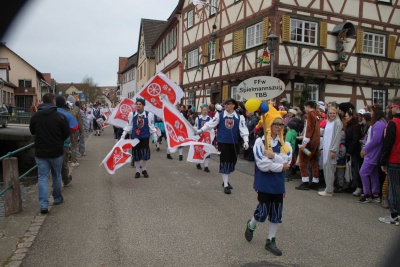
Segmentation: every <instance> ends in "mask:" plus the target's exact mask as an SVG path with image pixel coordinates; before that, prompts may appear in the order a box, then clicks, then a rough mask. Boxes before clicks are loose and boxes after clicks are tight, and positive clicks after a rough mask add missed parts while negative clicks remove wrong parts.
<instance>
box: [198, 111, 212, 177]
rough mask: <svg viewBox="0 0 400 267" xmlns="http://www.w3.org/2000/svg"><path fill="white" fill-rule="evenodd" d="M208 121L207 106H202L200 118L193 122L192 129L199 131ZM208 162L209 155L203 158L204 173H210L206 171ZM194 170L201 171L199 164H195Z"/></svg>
mask: <svg viewBox="0 0 400 267" xmlns="http://www.w3.org/2000/svg"><path fill="white" fill-rule="evenodd" d="M210 120H211V118H210V117H209V116H208V107H207V106H203V107H201V114H200V116H198V117H197V118H196V120H195V122H194V128H195V129H196V130H199V129H201V127H203V126H204V124H205V123H206V122H209V121H210ZM211 131H214V130H211ZM210 141H211V143H212V141H213V140H210ZM209 160H210V155H208V156H207V157H206V158H205V160H204V171H205V172H210V170H209V169H208V162H209ZM196 168H197V169H198V170H201V169H202V168H201V165H200V163H198V164H196Z"/></svg>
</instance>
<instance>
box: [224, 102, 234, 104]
mask: <svg viewBox="0 0 400 267" xmlns="http://www.w3.org/2000/svg"><path fill="white" fill-rule="evenodd" d="M225 105H234V103H233V102H228V103H226V104H225Z"/></svg>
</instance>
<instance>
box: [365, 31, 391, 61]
mask: <svg viewBox="0 0 400 267" xmlns="http://www.w3.org/2000/svg"><path fill="white" fill-rule="evenodd" d="M385 47H386V36H385V35H382V34H376V33H370V32H364V44H363V52H364V53H365V54H371V55H378V56H385V52H386V51H385Z"/></svg>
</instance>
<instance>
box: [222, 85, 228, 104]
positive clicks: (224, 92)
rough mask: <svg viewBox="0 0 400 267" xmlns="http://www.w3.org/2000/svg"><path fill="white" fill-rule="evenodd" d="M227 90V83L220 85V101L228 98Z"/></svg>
mask: <svg viewBox="0 0 400 267" xmlns="http://www.w3.org/2000/svg"><path fill="white" fill-rule="evenodd" d="M228 91H229V85H224V86H222V101H224V100H226V99H227V98H228V96H229V94H228Z"/></svg>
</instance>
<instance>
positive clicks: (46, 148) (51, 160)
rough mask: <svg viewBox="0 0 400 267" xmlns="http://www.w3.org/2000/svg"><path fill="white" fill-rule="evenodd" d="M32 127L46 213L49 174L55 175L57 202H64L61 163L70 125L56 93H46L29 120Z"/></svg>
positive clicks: (39, 182)
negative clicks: (59, 104) (61, 111)
mask: <svg viewBox="0 0 400 267" xmlns="http://www.w3.org/2000/svg"><path fill="white" fill-rule="evenodd" d="M29 130H30V131H31V134H32V135H35V161H36V165H37V167H38V176H39V178H38V191H39V204H40V208H41V209H40V212H41V213H42V214H46V213H47V212H48V208H49V188H48V177H49V173H50V170H51V176H52V178H53V199H54V205H58V204H61V203H62V202H63V196H62V193H61V167H62V163H63V146H64V140H65V139H67V138H68V137H69V125H68V121H67V118H66V117H65V115H63V114H61V113H59V112H57V107H56V105H55V96H54V94H52V93H47V94H44V95H43V104H41V105H40V106H39V107H38V112H36V113H35V114H34V115H33V116H32V118H31V121H30V124H29Z"/></svg>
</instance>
